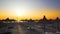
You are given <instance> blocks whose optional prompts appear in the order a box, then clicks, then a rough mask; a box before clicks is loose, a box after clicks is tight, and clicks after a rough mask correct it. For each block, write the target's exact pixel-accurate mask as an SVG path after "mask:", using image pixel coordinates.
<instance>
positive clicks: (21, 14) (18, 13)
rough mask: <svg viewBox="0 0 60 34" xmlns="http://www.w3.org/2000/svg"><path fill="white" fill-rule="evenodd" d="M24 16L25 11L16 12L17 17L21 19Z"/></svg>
mask: <svg viewBox="0 0 60 34" xmlns="http://www.w3.org/2000/svg"><path fill="white" fill-rule="evenodd" d="M23 14H24V12H23V10H21V9H17V10H16V15H17V16H18V17H19V16H20V17H21V16H23Z"/></svg>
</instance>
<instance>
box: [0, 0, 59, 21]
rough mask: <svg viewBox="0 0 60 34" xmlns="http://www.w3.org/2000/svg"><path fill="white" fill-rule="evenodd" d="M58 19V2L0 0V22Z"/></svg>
mask: <svg viewBox="0 0 60 34" xmlns="http://www.w3.org/2000/svg"><path fill="white" fill-rule="evenodd" d="M44 15H45V16H46V17H47V18H48V19H50V18H52V19H55V18H56V17H59V18H60V0H0V20H1V19H5V18H7V17H9V18H14V19H30V18H32V19H41V18H43V16H44Z"/></svg>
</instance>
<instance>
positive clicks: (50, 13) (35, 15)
mask: <svg viewBox="0 0 60 34" xmlns="http://www.w3.org/2000/svg"><path fill="white" fill-rule="evenodd" d="M31 11H33V12H26V11H25V12H24V13H23V12H22V15H20V14H19V15H18V13H16V12H10V11H9V10H8V11H4V10H3V11H2V10H1V12H0V20H1V19H6V18H7V17H9V18H11V19H16V20H21V19H30V18H32V19H41V18H43V16H44V15H45V16H46V17H47V19H50V18H51V19H55V18H56V17H59V18H60V12H59V11H60V10H55V9H53V10H52V9H48V10H46V9H43V10H31ZM37 11H38V12H37ZM17 12H18V11H17Z"/></svg>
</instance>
